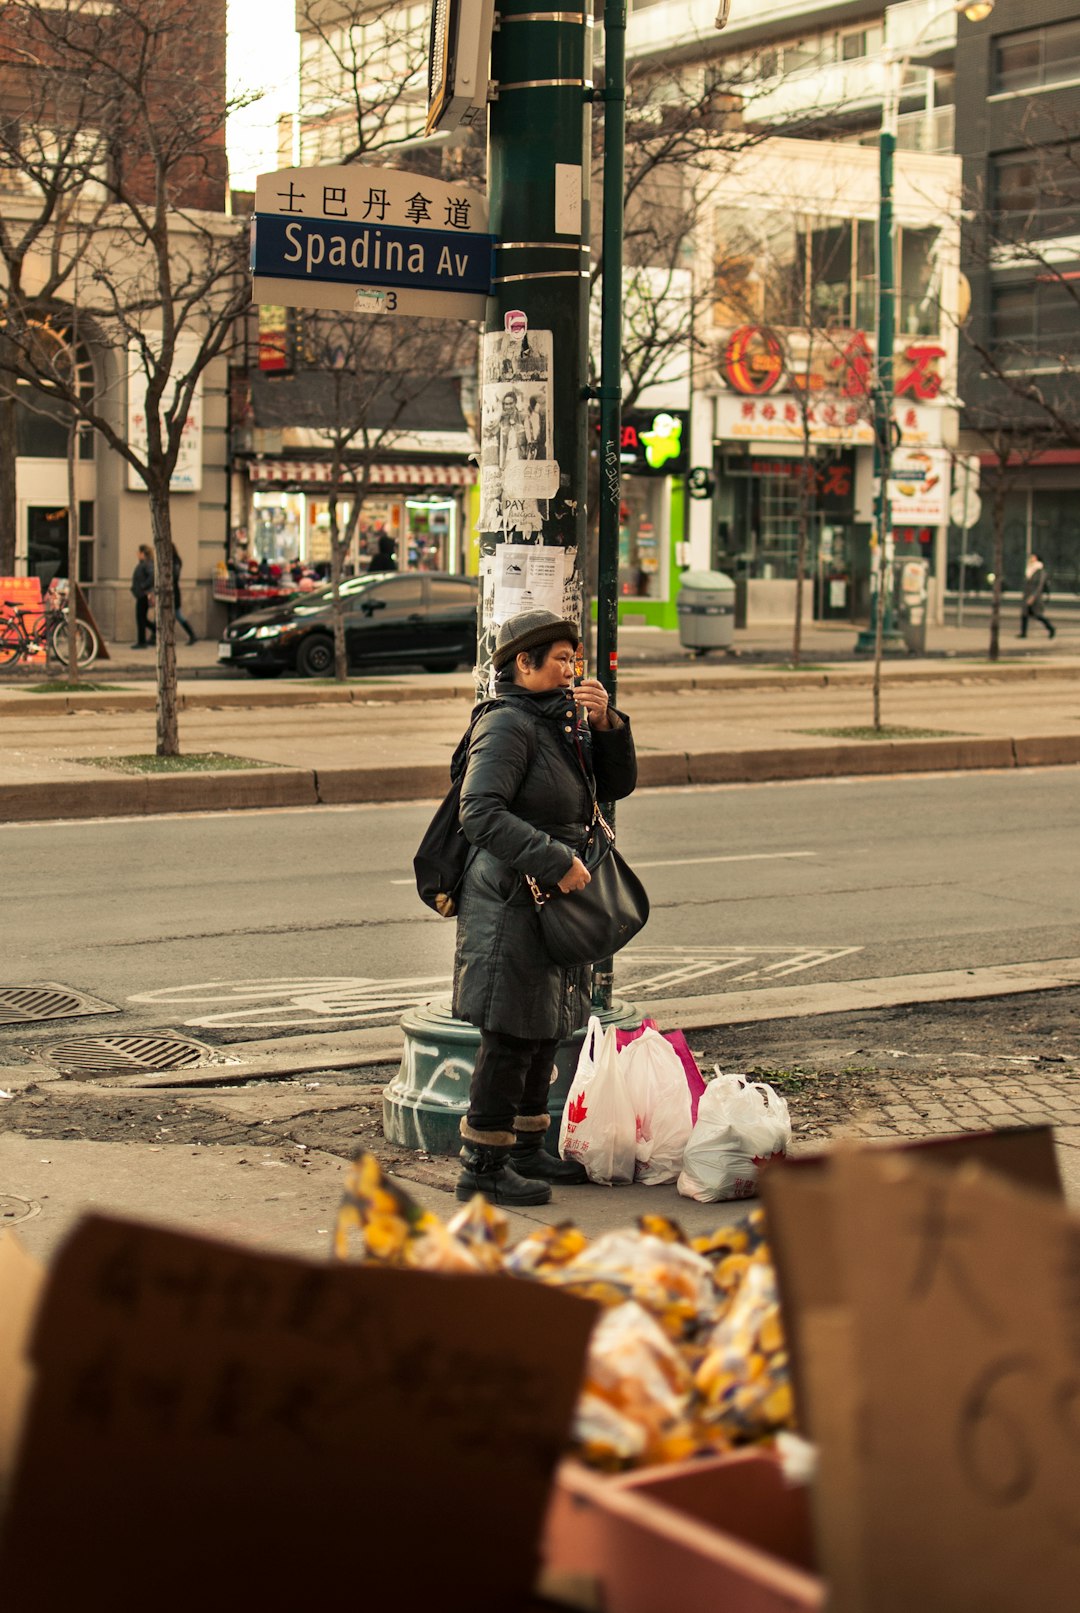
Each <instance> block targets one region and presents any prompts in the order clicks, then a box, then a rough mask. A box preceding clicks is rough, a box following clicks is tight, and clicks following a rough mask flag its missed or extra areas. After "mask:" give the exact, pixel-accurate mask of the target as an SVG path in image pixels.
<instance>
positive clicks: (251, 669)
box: [226, 663, 285, 678]
mask: <svg viewBox="0 0 1080 1613" xmlns="http://www.w3.org/2000/svg"><path fill="white" fill-rule="evenodd" d="M227 664H228V663H226V665H227ZM284 670H285V668H284V667H283V666H246V667H245V668H244V671H245V672H246V673H247V675H248V677H249V678H280V676H281V674H282V673H283V672H284Z"/></svg>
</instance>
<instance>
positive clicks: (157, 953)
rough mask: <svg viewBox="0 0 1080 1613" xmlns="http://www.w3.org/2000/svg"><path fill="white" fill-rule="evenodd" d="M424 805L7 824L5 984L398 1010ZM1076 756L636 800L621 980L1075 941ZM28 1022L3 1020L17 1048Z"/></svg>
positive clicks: (690, 982)
mask: <svg viewBox="0 0 1080 1613" xmlns="http://www.w3.org/2000/svg"><path fill="white" fill-rule="evenodd" d="M430 812H431V806H430V805H423V804H407V805H391V806H362V807H347V808H340V809H332V808H326V807H322V808H319V809H318V810H317V811H316V812H310V811H305V810H296V811H281V812H272V813H259V814H253V813H248V814H237V815H234V816H228V815H220V814H217V815H208V816H203V817H175V818H166V819H163V818H148V819H138V820H122V821H101V822H89V823H63V824H27V825H5V826H2V827H0V858H2V862H3V866H4V867H5V869H6V870H7V875H6V884H7V888H8V894H9V897H14V899H13V900H11V901H9V904H8V908H7V914H8V927H7V944H6V945H5V949H4V952H5V961H4V965H3V967H2V969H0V986H9V985H23V984H27V983H30V982H35V981H54V982H58V983H60V984H63V985H66V986H69V987H74V988H78V989H80V990H82V991H84V992H89V993H91V994H92V995H94V996H95V997H97V998H100V999H102V1000H103V1001H104V1002H105V1003H106V1004H109V1005H111V1006H113V1007H117V1008H120V1009H121V1010H123V1014H124V1018H123V1020H122V1021H118V1019H117V1018H116V1017H111V1018H110V1019H109V1020H108V1021H99V1022H98V1024H97V1025H96V1026H95V1025H93V1023H92V1022H91V1021H88V1020H81V1021H79V1022H77V1023H76V1022H75V1021H71V1020H69V1021H66V1022H65V1023H64V1025H63V1027H60V1026H58V1025H56V1024H53V1025H50V1026H41V1027H35V1028H34V1030H33V1032H32V1035H33V1037H34V1039H36V1038H37V1037H38V1036H39V1035H46V1034H49V1035H56V1033H57V1031H58V1029H61V1028H62V1029H63V1030H64V1031H65V1032H66V1033H67V1034H74V1032H75V1030H76V1029H78V1030H79V1031H82V1032H85V1031H90V1030H93V1029H100V1030H105V1029H108V1030H109V1031H110V1032H115V1031H116V1030H118V1029H119V1028H120V1027H121V1025H124V1026H126V1025H128V1024H131V1025H135V1026H138V1027H140V1028H149V1027H162V1028H163V1027H170V1028H176V1029H180V1028H181V1027H186V1028H188V1030H189V1031H190V1032H191V1033H192V1034H194V1035H196V1036H200V1035H201V1036H202V1037H203V1038H204V1039H206V1040H209V1041H213V1042H220V1041H231V1040H239V1039H247V1038H251V1037H260V1038H266V1037H271V1036H275V1035H279V1034H293V1035H294V1034H297V1033H298V1032H301V1031H304V1032H310V1031H313V1030H319V1029H322V1030H347V1029H349V1028H350V1027H353V1026H355V1025H377V1024H391V1023H393V1022H394V1021H395V1020H396V1018H397V1017H398V1015H399V1014H400V1012H401V1011H402V1009H403V1008H404V1007H406V1006H407V1005H408V1004H409V1003H411V1002H415V1001H417V1000H423V999H424V998H426V997H428V996H431V995H433V994H438V993H440V992H441V991H442V990H443V989H444V988H445V986H446V984H447V982H448V978H449V971H450V965H451V955H452V946H453V927H452V925H450V924H448V923H446V922H445V921H442V920H439V919H436V918H435V917H434V916H433V915H428V914H427V913H426V911H425V910H424V909H422V908H421V907H420V906H419V905H418V903H417V900H416V896H415V893H414V891H413V888H412V883H411V878H410V865H411V856H412V852H413V849H414V847H415V845H416V842H417V840H418V838H419V836H420V834H421V832H422V830H423V827H424V826H425V824H426V822H427V819H428V817H429V816H430ZM1078 820H1080V802H1078V798H1077V791H1076V775H1075V771H1074V770H1070V769H1052V770H1046V769H1040V770H1037V771H1036V770H1032V771H1030V772H1013V773H1009V774H986V773H980V774H965V775H957V776H948V775H945V776H942V775H937V776H933V777H910V778H907V777H899V778H887V779H881V780H852V781H824V780H823V781H815V782H810V783H789V784H773V785H765V786H733V787H726V788H712V789H697V790H679V791H675V790H673V791H649V792H643V793H642V794H641V795H639V796H638V797H637V798H635V799H633V800H631V801H629V802H627V803H625V804H624V805H623V806H622V807H621V808H620V813H619V838H620V843H621V845H622V847H623V849H624V851H625V852H626V854H627V856H628V857H629V859H630V860H631V862H632V863H633V864H634V866H635V867H636V868H637V869H638V870H639V871H640V872H641V874H642V876H643V878H644V879H645V881H646V883H647V885H648V887H649V889H650V893H651V895H652V898H653V902H654V910H653V918H652V920H651V922H650V925H649V927H648V929H647V931H646V932H645V933H644V935H643V936H642V937H641V938H640V939H639V940H638V942H637V943H635V945H634V946H633V947H632V948H631V949H630V950H629V951H628V952H627V953H625V954H624V955H623V957H622V959H621V960H620V962H619V965H618V971H617V990H618V991H619V993H620V994H621V995H627V994H629V993H631V992H633V993H634V994H636V995H638V996H641V997H652V998H658V997H659V998H675V997H685V996H690V995H695V994H701V993H712V992H716V991H720V990H724V989H725V988H727V987H731V988H732V989H735V990H739V991H746V990H753V989H755V988H758V987H765V986H774V985H778V984H780V985H782V984H797V983H799V982H804V981H805V982H811V981H814V982H818V981H830V980H834V981H841V980H847V979H865V978H869V977H881V976H891V975H901V974H911V973H921V972H930V971H934V970H940V969H957V968H977V967H980V966H985V965H992V964H1001V963H1015V962H1028V961H1035V960H1041V959H1051V958H1062V957H1072V956H1075V954H1076V953H1077V951H1078V950H1080V948H1078V946H1077V937H1078V897H1077V893H1078V891H1080V836H1078V834H1077V827H1078ZM28 1034H31V1033H30V1032H29V1031H28V1028H27V1027H25V1026H10V1027H8V1028H6V1029H5V1030H3V1031H2V1032H0V1063H2V1062H4V1058H3V1050H4V1047H5V1046H8V1047H14V1046H16V1045H25V1043H26V1041H27V1036H28Z"/></svg>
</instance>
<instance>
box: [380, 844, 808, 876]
mask: <svg viewBox="0 0 1080 1613" xmlns="http://www.w3.org/2000/svg"><path fill="white" fill-rule="evenodd" d="M816 856H817V852H816V851H747V852H743V853H741V854H740V855H738V856H730V857H668V858H665V859H664V860H663V861H662V862H648V863H639V862H637V861H635V862H634V867H635V868H696V867H697V865H698V864H699V863H768V862H786V861H787V860H788V859H789V858H791V857H816ZM405 883H408V881H405Z"/></svg>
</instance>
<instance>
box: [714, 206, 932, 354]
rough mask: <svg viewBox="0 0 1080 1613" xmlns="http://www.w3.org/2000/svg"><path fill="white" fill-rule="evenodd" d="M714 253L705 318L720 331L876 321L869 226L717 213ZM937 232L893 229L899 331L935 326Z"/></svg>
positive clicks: (866, 222)
mask: <svg viewBox="0 0 1080 1613" xmlns="http://www.w3.org/2000/svg"><path fill="white" fill-rule="evenodd" d="M717 228H718V234H719V235H720V237H721V241H722V242H726V243H729V244H727V245H726V246H725V245H718V247H717V251H716V257H715V281H714V302H713V320H714V323H715V324H717V325H720V326H734V325H743V324H765V325H776V326H779V327H781V328H784V327H787V328H792V327H795V328H797V327H799V326H804V325H807V324H809V325H811V326H813V327H815V328H816V329H818V330H821V329H825V330H830V329H835V330H872V329H873V328H874V325H875V323H876V319H877V225H876V223H875V222H874V221H873V220H871V219H841V218H799V217H791V216H790V215H786V214H782V213H776V214H771V215H770V214H764V215H762V214H755V213H752V212H751V211H750V210H749V209H746V210H743V209H738V210H736V209H725V210H724V211H722V212H721V213H720V214H719V215H718V217H717ZM939 239H940V237H939V232H938V230H937V229H935V228H932V227H931V228H928V229H916V228H913V227H909V226H898V228H897V231H896V240H897V257H896V296H897V333H898V335H901V336H931V335H934V334H935V333H936V332H937V331H939V330H940V329H941V308H940V264H939V259H938V247H939Z"/></svg>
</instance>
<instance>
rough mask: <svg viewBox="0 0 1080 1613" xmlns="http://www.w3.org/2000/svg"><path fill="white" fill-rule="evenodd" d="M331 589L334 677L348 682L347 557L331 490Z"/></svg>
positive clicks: (339, 680) (333, 493) (335, 502)
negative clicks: (343, 585)
mask: <svg viewBox="0 0 1080 1613" xmlns="http://www.w3.org/2000/svg"><path fill="white" fill-rule="evenodd" d="M329 511H330V589H331V597H332V600H333V604H332V607H331V615H332V617H333V623H334V677H335V678H336V680H337V682H338V683H347V682H348V678H349V660H348V656H347V655H346V653H345V601H344V600H343V599H342V597H341V572H342V567H343V562H344V559H345V556H344V553H343V547H344V546H343V544H342V542H341V529H340V527H339V526H338V513H337V512H338V501H337V493H336V492H335V491H333V490H331V493H330V501H329Z"/></svg>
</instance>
